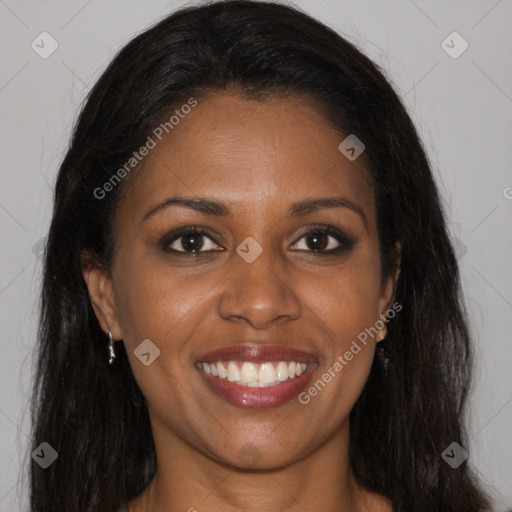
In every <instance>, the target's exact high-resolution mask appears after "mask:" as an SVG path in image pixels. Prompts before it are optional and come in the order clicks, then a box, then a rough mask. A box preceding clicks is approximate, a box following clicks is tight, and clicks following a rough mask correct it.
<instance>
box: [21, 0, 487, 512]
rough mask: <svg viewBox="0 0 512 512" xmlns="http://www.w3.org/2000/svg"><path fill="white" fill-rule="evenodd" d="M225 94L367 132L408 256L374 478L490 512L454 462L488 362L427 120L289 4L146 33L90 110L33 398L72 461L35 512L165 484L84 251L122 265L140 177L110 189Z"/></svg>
mask: <svg viewBox="0 0 512 512" xmlns="http://www.w3.org/2000/svg"><path fill="white" fill-rule="evenodd" d="M222 90H231V91H235V92H237V93H238V94H240V95H242V96H244V97H250V98H255V99H258V98H265V97H266V96H268V95H274V96H275V95H278V96H279V95H291V94H298V95H302V96H307V97H308V98H309V99H311V100H312V101H313V103H314V104H315V105H316V106H318V108H319V109H320V110H321V112H322V113H323V115H324V116H325V118H326V119H328V120H329V122H331V123H333V124H334V125H335V126H336V127H337V128H338V129H339V130H340V132H342V133H344V134H349V133H354V134H357V135H358V137H359V138H360V139H361V140H363V141H364V144H365V146H366V149H365V152H364V157H365V161H366V163H367V167H368V170H369V173H370V174H371V177H372V180H373V186H374V193H375V199H376V205H377V223H378V231H379V241H380V247H381V261H382V268H383V275H387V273H388V272H391V271H393V270H394V264H395V259H394V257H395V256H396V252H394V248H396V246H397V244H399V246H400V247H401V262H400V269H401V271H400V275H399V278H398V281H397V284H396V295H395V300H396V301H398V302H399V303H400V304H401V305H402V311H401V312H400V314H399V315H397V317H396V318H395V319H394V320H393V321H392V322H390V323H389V326H388V337H387V340H386V341H383V342H381V343H379V345H378V346H379V349H378V351H377V352H376V355H375V359H374V361H373V366H372V369H371V372H370V375H369V378H368V381H367V383H366V386H365V388H364V390H363V392H362V394H361V396H360V398H359V399H358V401H357V403H356V404H355V406H354V408H353V410H352V412H351V430H350V432H351V437H350V461H351V465H352V468H353V470H354V473H355V475H356V478H357V479H358V481H359V482H360V484H362V485H363V486H365V487H366V488H367V489H369V490H372V491H377V492H380V493H383V494H385V495H387V496H389V497H390V499H391V501H392V503H393V507H394V510H395V511H396V512H439V511H443V512H477V511H480V510H482V509H486V508H489V501H488V498H487V496H486V494H485V492H483V491H482V490H481V489H480V488H479V484H478V482H477V481H476V479H475V476H474V474H473V473H472V471H471V469H470V467H469V466H468V463H467V462H464V463H463V464H462V465H460V466H459V467H458V468H456V469H453V468H452V467H451V466H450V465H448V464H447V463H446V462H445V461H444V460H443V458H442V456H441V454H442V453H443V451H444V450H445V448H447V447H448V446H449V445H450V444H451V443H452V442H457V443H459V444H460V445H461V446H463V447H467V443H468V440H467V438H466V434H465V431H464V428H463V419H464V411H465V404H466V398H467V393H468V389H469V385H470V383H471V379H470V378H471V368H472V366H471V365H472V354H471V344H470V338H469V333H468V328H467V320H466V316H465V310H464V306H463V302H462V298H461V294H460V286H459V272H458V266H457V262H456V259H455V257H454V251H453V248H452V244H451V242H450V239H449V236H448V234H447V228H446V223H445V218H444V213H443V206H442V203H441V200H440V197H439V194H438V190H437V188H436V185H435V183H434V181H433V177H432V172H431V168H430V164H429V162H428V159H427V157H426V153H425V150H424V148H423V147H422V143H421V141H420V139H419V137H418V134H417V131H416V129H415V127H414V125H413V123H412V121H411V119H410V117H409V115H408V114H407V112H406V110H405V108H404V106H403V104H402V102H401V100H400V99H399V97H398V95H397V93H396V92H395V90H394V88H393V87H392V85H390V83H389V82H388V81H387V80H386V78H385V77H384V73H383V72H382V71H381V70H380V69H379V67H378V66H377V65H376V64H374V63H373V62H372V61H371V60H369V59H368V58H367V57H366V56H365V55H364V54H363V53H361V51H359V50H358V49H357V48H356V47H355V46H353V45H352V44H351V43H350V42H348V41H347V40H346V39H344V38H343V37H341V36H340V35H338V34H337V33H335V32H334V31H333V30H331V29H329V28H328V27H326V26H325V25H323V24H321V23H320V22H318V21H316V20H314V19H312V18H311V17H309V16H307V15H306V14H303V13H302V12H300V11H298V10H296V9H293V8H291V7H288V6H284V5H280V4H274V3H267V2H261V1H244V0H233V1H221V2H212V3H208V4H205V5H201V6H196V7H187V8H185V9H181V10H179V11H177V12H175V13H173V14H172V15H170V16H168V17H166V18H165V19H163V20H162V21H160V22H159V23H157V24H156V25H154V26H153V27H151V28H150V29H148V30H146V31H144V32H143V33H141V34H140V35H138V36H137V37H136V38H135V39H133V40H132V41H131V42H129V43H128V44H127V45H126V46H125V47H124V48H123V49H122V50H121V51H120V52H119V53H118V54H117V56H116V57H115V58H114V60H113V61H112V63H111V64H110V65H109V66H108V68H107V69H106V70H105V72H104V73H103V74H102V76H101V78H100V79H99V80H98V82H97V83H96V85H95V86H94V87H93V89H92V90H91V92H90V94H89V95H88V98H87V100H86V102H85V104H84V106H83V108H82V110H81V112H80V115H79V118H78V121H77V123H76V125H75V128H74V131H73V136H72V140H71V143H70V146H69V149H68V151H67V153H66V155H65V158H64V160H63V162H62V165H61V167H60V170H59V173H58V177H57V183H56V188H55V203H54V210H53V218H52V221H51V226H50V230H49V234H48V238H47V244H46V248H45V255H44V276H43V285H42V295H41V299H42V301H41V316H40V325H39V332H38V346H37V351H38V352H37V356H38V359H37V368H36V378H35V383H34V393H33V398H32V420H33V432H32V445H31V446H32V449H35V448H36V447H37V446H39V445H40V444H41V442H48V443H49V444H50V445H51V446H52V447H53V448H54V449H55V450H56V451H57V452H58V458H57V460H56V461H55V462H54V463H53V464H51V465H50V466H49V467H48V468H47V469H42V468H41V467H40V466H39V465H38V464H36V463H35V462H32V463H31V468H30V483H31V491H30V501H31V510H32V511H34V512H36V511H37V512H55V511H73V512H86V511H87V512H93V511H94V512H109V511H115V510H117V508H118V507H119V506H120V505H121V504H122V503H125V502H127V501H129V500H130V499H132V498H133V497H135V496H137V495H138V494H140V493H141V492H142V491H143V490H144V489H145V487H146V486H147V485H148V483H149V482H150V481H151V479H152V478H153V476H154V473H155V469H156V458H155V448H154V444H153V439H152V434H151V429H150V422H149V416H148V409H147V404H146V401H145V398H144V396H143V394H142V392H141V390H140V388H139V386H138V385H137V382H136V381H135V379H134V376H133V374H132V372H131V369H130V366H129V362H128V358H127V356H126V353H125V352H124V348H123V344H122V343H118V344H116V345H117V347H118V348H117V352H118V354H117V356H118V359H117V363H116V365H115V366H114V367H112V368H109V367H108V366H107V363H106V350H105V344H106V341H107V340H106V337H105V334H104V333H103V332H102V330H101V329H100V327H99V324H98V321H97V319H96V317H95V314H94V312H93V310H92V307H91V303H90V300H89V296H88V292H87V288H86V285H85V283H84V280H83V277H82V267H81V264H82V262H81V255H82V254H83V253H84V251H88V252H89V253H90V254H92V255H93V257H94V260H95V262H96V263H97V264H98V265H103V266H104V268H106V269H110V268H111V267H110V264H111V261H112V254H113V251H114V248H115V244H114V233H113V229H112V226H113V218H114V214H115V211H116V205H117V203H118V199H119V197H120V194H121V192H122V190H123V188H124V187H126V183H128V182H129V179H125V180H124V181H123V182H122V183H120V184H119V185H118V186H116V187H114V190H112V191H111V192H109V193H108V194H106V195H105V197H103V198H101V199H99V198H98V197H97V195H98V194H97V193H96V194H95V190H96V189H97V188H98V187H101V186H102V185H103V184H104V183H105V181H106V180H107V179H109V178H110V177H111V176H113V175H114V173H116V171H118V169H119V168H120V167H122V166H123V164H124V163H125V162H127V161H128V160H129V158H130V157H131V156H132V154H133V152H134V151H137V150H138V149H139V148H140V147H141V146H142V145H143V144H144V143H145V141H146V140H147V137H148V136H149V135H150V134H151V133H152V131H153V130H154V128H155V127H156V126H158V125H159V124H160V123H161V121H162V119H163V118H165V117H166V116H169V112H172V111H173V109H175V108H176V107H178V106H180V105H182V104H183V103H184V102H186V100H187V99H188V98H190V97H194V98H201V97H205V96H206V95H208V94H209V93H211V92H214V91H222ZM340 140H341V139H340ZM132 172H133V173H136V172H137V170H136V169H135V170H133V171H132Z"/></svg>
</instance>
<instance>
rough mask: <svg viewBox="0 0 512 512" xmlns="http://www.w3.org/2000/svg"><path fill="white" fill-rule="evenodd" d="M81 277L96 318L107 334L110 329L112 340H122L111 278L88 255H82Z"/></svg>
mask: <svg viewBox="0 0 512 512" xmlns="http://www.w3.org/2000/svg"><path fill="white" fill-rule="evenodd" d="M82 275H83V278H84V281H85V284H86V286H87V289H88V291H89V299H90V301H91V305H92V308H93V310H94V313H95V314H96V318H97V319H98V322H99V324H100V326H101V328H102V330H103V331H104V332H105V333H107V332H108V331H109V329H110V331H111V332H112V337H113V338H114V340H120V339H122V332H121V327H120V325H119V321H118V316H117V309H116V304H115V299H114V292H113V288H112V277H111V276H110V275H109V273H108V272H107V271H106V270H105V269H104V268H103V267H102V266H101V265H99V264H98V263H96V262H95V261H94V259H93V258H91V257H90V256H89V255H88V254H83V255H82Z"/></svg>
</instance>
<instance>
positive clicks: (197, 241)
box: [181, 233, 204, 251]
mask: <svg viewBox="0 0 512 512" xmlns="http://www.w3.org/2000/svg"><path fill="white" fill-rule="evenodd" d="M181 238H182V240H183V241H182V242H181V244H182V246H183V248H184V249H185V250H187V251H199V250H201V248H202V247H203V244H204V242H203V240H202V235H200V234H197V233H190V234H188V235H185V236H182V237H181Z"/></svg>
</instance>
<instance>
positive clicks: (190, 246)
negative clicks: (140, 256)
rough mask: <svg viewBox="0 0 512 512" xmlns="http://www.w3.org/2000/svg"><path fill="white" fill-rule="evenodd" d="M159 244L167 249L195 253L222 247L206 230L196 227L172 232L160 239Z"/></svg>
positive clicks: (175, 251) (182, 252)
mask: <svg viewBox="0 0 512 512" xmlns="http://www.w3.org/2000/svg"><path fill="white" fill-rule="evenodd" d="M159 245H160V246H161V248H162V249H163V250H165V251H169V252H174V253H181V254H187V253H188V254H194V255H197V254H200V253H206V252H209V251H214V250H218V249H219V248H220V246H219V245H217V244H216V243H215V242H214V241H213V240H212V238H211V237H210V236H209V235H208V234H207V233H206V232H205V231H203V230H201V229H195V228H186V229H181V230H179V231H174V232H171V233H169V234H168V235H166V236H165V237H164V238H163V239H162V240H161V241H160V244H159Z"/></svg>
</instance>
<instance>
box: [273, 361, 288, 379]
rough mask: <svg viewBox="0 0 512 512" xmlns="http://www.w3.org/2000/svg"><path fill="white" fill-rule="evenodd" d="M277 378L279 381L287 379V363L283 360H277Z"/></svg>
mask: <svg viewBox="0 0 512 512" xmlns="http://www.w3.org/2000/svg"><path fill="white" fill-rule="evenodd" d="M276 373H277V380H278V381H279V382H284V381H285V380H286V379H288V365H287V364H286V363H285V362H284V361H279V363H278V365H277V368H276Z"/></svg>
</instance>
